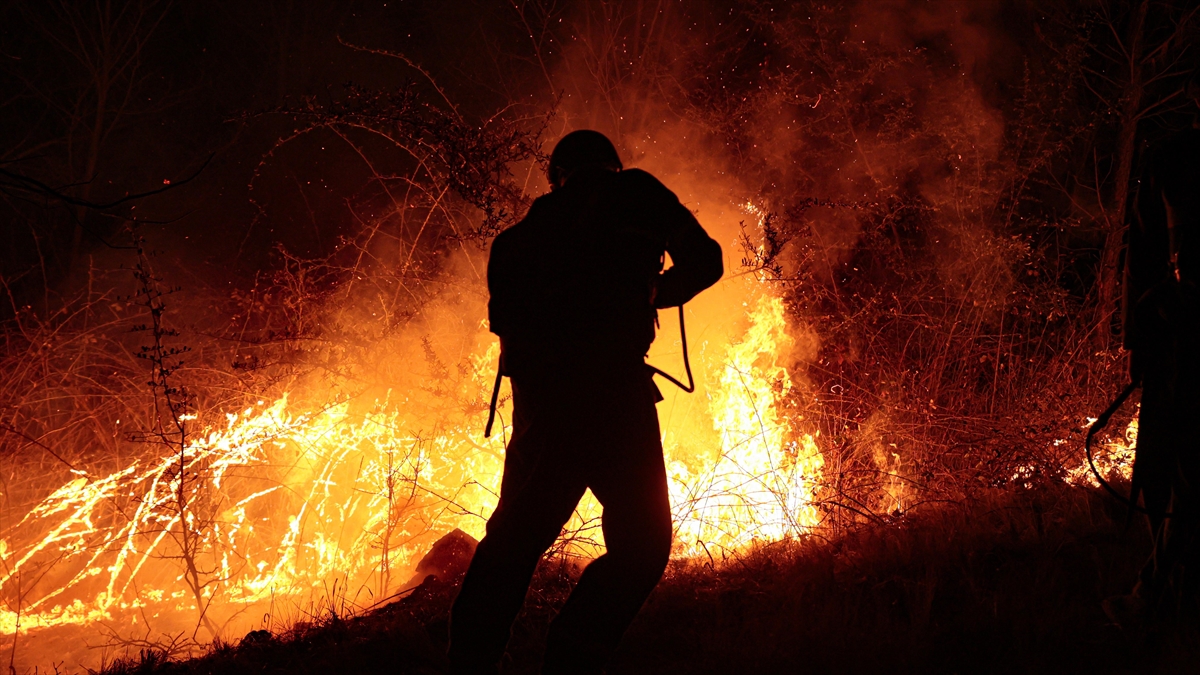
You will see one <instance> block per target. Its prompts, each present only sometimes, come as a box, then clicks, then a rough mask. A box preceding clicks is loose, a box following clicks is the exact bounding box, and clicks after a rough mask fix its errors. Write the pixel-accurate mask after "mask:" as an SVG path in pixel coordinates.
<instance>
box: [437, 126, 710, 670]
mask: <svg viewBox="0 0 1200 675" xmlns="http://www.w3.org/2000/svg"><path fill="white" fill-rule="evenodd" d="M549 179H550V183H551V192H550V193H548V194H546V195H543V196H542V197H540V198H538V199H537V200H536V201H535V202H534V203H533V205H532V207H531V208H530V210H529V213H528V215H527V216H526V217H525V218H524V220H522V221H521V222H520V223H518V224H516V225H515V226H513V227H512V228H510V229H508V230H506V231H504V232H502V233H501V234H500V235H499V236H497V237H496V239H495V241H494V242H493V244H492V250H491V257H490V259H489V262H488V271H487V276H488V290H489V291H490V294H491V298H490V301H489V303H488V319H489V322H490V326H491V330H492V332H494V333H496V334H497V335H498V336H499V337H500V346H501V369H502V372H503V373H504V374H505V375H507V376H508V377H509V378H510V380H511V382H512V390H513V407H514V410H513V431H512V437H511V440H510V441H509V444H508V447H507V450H506V454H505V459H504V477H503V480H502V483H501V487H500V500H499V503H498V505H497V506H496V510H495V512H494V513H493V514H492V516H491V518H490V519H489V520H488V523H487V534H486V536H484V538H483V540H482V541H480V542H479V547H478V549H477V550H476V552H475V556H474V558H473V559H472V560H471V565H470V568H469V569H468V571H467V574H466V577H465V579H464V580H463V585H462V589H461V591H460V593H459V595H458V598H457V599H456V600H455V603H454V607H453V609H452V611H451V619H450V661H451V664H452V666H453V670H454V672H455V673H495V672H497V667H498V665H497V664H498V663H499V661H500V659H501V657H502V656H503V653H504V649H505V646H506V644H507V642H508V639H509V632H510V629H511V626H512V622H513V620H514V618H515V617H516V615H517V613H518V611H519V610H520V608H521V606H522V604H523V602H524V599H525V593H526V591H527V590H528V587H529V583H530V580H531V578H532V575H533V572H534V569H535V567H536V566H537V563H538V561H539V559H540V558H541V556H542V555H543V553H545V551H546V550H547V549H548V548H549V547H550V546H551V545H552V544H553V543H554V541H555V539H556V538H557V537H558V535H559V534H560V532H561V531H562V527H563V525H564V524H566V522H567V520H568V518H569V517H570V516H571V514H572V512H573V511H574V509H575V506H576V504H578V502H579V500H580V498H581V497H582V496H583V494H584V491H585V490H586V489H589V488H590V489H591V491H592V493H593V494H594V495H595V497H596V499H597V500H598V501H599V502H600V504H601V505H602V506H603V509H604V510H603V516H602V528H603V533H604V541H605V544H606V552H605V553H604V555H602V556H600V557H599V558H597V559H596V560H594V561H592V562H591V563H590V564H589V565H588V566H587V568H586V569H585V570H584V571H583V574H582V576H581V577H580V579H579V583H578V585H577V586H576V587H575V589H574V591H573V592H572V593H571V595H570V597H569V598H568V600H567V602H566V605H565V606H564V607H563V608H562V611H561V612H560V613H559V614H558V616H557V617H556V618H555V619H554V621H553V622H552V623H551V626H550V631H549V635H548V637H547V644H546V655H545V660H544V663H543V670H542V672H543V673H590V672H601V669H602V668H603V665H604V663H605V662H606V661H607V660H608V658H609V656H610V655H611V654H612V652H613V650H614V649H615V648H616V646H617V643H618V642H619V641H620V639H621V636H622V634H623V633H624V632H625V629H626V628H627V627H628V626H629V624H630V622H632V621H633V618H634V616H635V615H636V614H637V613H638V611H639V610H640V608H641V606H642V604H643V602H644V601H645V599H646V597H647V596H648V595H649V593H650V591H651V590H652V589H653V588H654V586H655V584H657V583H658V580H659V579H660V577H661V576H662V572H663V570H664V569H665V568H666V564H667V558H668V555H669V553H670V549H671V513H670V503H669V501H668V495H667V479H666V472H665V468H664V464H663V454H662V443H661V439H660V436H659V427H658V415H657V411H656V409H655V403H657V402H658V401H659V400H661V398H662V397H661V395H659V392H658V389H657V388H656V387H655V385H654V383H653V381H652V380H651V371H650V369H649V367H648V366H647V365H646V363H645V356H646V353H647V351H648V350H649V347H650V343H651V342H652V341H653V340H654V334H655V319H656V310H657V309H661V308H666V307H674V306H678V305H682V304H683V303H685V302H687V301H688V300H690V299H691V298H692V297H694V296H695V295H696V294H697V293H699V292H700V291H702V290H704V289H705V288H708V287H709V286H711V285H712V284H714V283H716V282H717V280H718V279H720V277H721V274H722V255H721V247H720V246H719V245H718V244H717V243H716V242H715V241H713V240H712V239H711V238H709V236H708V235H707V234H706V233H705V231H704V229H703V228H702V227H701V226H700V224H699V223H698V222H697V221H696V219H695V217H694V216H693V215H692V213H691V212H690V211H688V209H687V208H685V207H684V206H683V205H682V204H680V202H679V199H678V198H676V196H675V195H674V194H673V193H672V192H671V191H670V190H668V189H667V188H666V187H665V186H663V184H662V183H660V182H659V181H658V180H657V179H655V178H654V177H653V176H651V175H650V174H649V173H646V172H644V171H639V170H637V169H628V170H623V169H622V165H621V160H620V158H619V156H618V155H617V152H616V149H615V148H614V147H613V145H612V143H611V142H610V141H609V140H608V139H607V138H606V137H605V136H604V135H603V134H600V133H598V132H595V131H586V130H581V131H575V132H573V133H570V134H568V135H567V136H565V137H563V139H562V140H561V141H560V142H559V143H558V145H557V146H556V147H555V149H554V151H553V153H552V155H551V158H550V166H549ZM664 252H667V253H670V256H671V261H672V263H673V265H672V267H670V268H669V269H667V270H666V271H663V264H664V263H663V254H664Z"/></svg>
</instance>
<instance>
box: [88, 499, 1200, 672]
mask: <svg viewBox="0 0 1200 675" xmlns="http://www.w3.org/2000/svg"><path fill="white" fill-rule="evenodd" d="M1148 551H1149V538H1148V536H1147V535H1146V532H1145V527H1144V526H1143V525H1142V524H1141V523H1140V522H1136V523H1135V524H1134V525H1133V526H1132V527H1126V514H1125V512H1124V509H1123V508H1122V507H1120V506H1118V505H1117V504H1116V503H1115V502H1114V501H1113V500H1111V499H1110V498H1109V497H1107V496H1106V495H1104V494H1103V493H1101V492H1100V491H1098V490H1092V489H1088V488H1076V487H1069V486H1063V485H1052V486H1039V487H1033V488H1029V489H1027V490H1021V491H1012V490H1000V491H994V492H992V493H991V494H989V495H988V496H986V497H984V498H983V499H981V500H980V501H979V502H976V503H974V504H973V505H972V506H971V507H970V508H965V507H963V506H957V507H943V508H939V509H936V510H931V511H929V512H926V513H924V514H923V515H921V516H916V517H913V518H912V519H910V520H908V521H905V522H900V523H895V524H892V525H889V526H868V527H864V528H861V529H860V530H859V531H856V532H853V533H847V534H845V535H843V536H840V537H837V538H836V539H834V540H830V541H823V540H817V539H813V540H809V541H793V542H777V543H774V544H769V545H766V546H762V547H760V548H758V549H757V550H755V551H753V552H750V553H749V554H748V555H746V556H744V557H741V558H738V559H736V560H728V561H725V562H717V563H716V564H713V563H712V562H710V561H700V560H690V561H676V562H675V563H673V564H672V566H671V567H670V568H669V569H668V571H667V574H666V576H665V578H664V580H663V581H662V583H661V584H660V585H659V587H658V588H657V589H656V590H655V592H654V594H653V595H652V596H651V598H650V599H649V601H648V602H647V604H646V606H645V608H644V609H643V611H642V613H641V615H639V617H638V619H637V621H636V623H635V624H634V625H633V627H632V628H631V629H630V631H629V633H628V634H627V635H626V638H625V641H624V642H623V644H622V646H621V648H620V650H619V652H618V654H617V656H616V658H615V659H614V662H613V663H612V664H611V666H610V668H609V671H608V672H610V673H612V674H613V675H617V674H620V673H629V674H634V673H679V674H681V675H682V674H693V673H705V674H709V673H711V674H713V675H717V674H726V673H763V674H768V673H769V674H774V673H799V672H825V671H836V672H844V673H877V672H880V671H886V672H896V673H1011V672H1022V673H1064V672H1065V673H1075V672H1079V673H1083V672H1090V673H1149V672H1155V673H1188V672H1192V668H1193V666H1194V663H1195V658H1196V656H1197V655H1198V654H1200V631H1198V630H1197V629H1196V627H1194V626H1188V625H1166V626H1162V627H1159V628H1155V629H1152V630H1127V629H1122V628H1120V627H1118V626H1116V625H1114V624H1112V623H1111V622H1110V621H1109V620H1108V619H1107V618H1106V617H1105V616H1104V613H1103V611H1102V610H1101V605H1100V603H1101V601H1102V600H1103V599H1104V598H1105V597H1107V596H1108V595H1113V594H1119V593H1122V592H1126V591H1127V590H1128V587H1129V579H1130V578H1131V577H1133V576H1135V575H1136V572H1137V569H1138V568H1139V567H1140V565H1141V564H1142V562H1143V561H1144V559H1145V555H1146V554H1147V552H1148ZM576 572H577V570H576V569H575V568H574V567H572V566H569V565H564V563H563V562H562V561H561V559H551V558H547V559H546V560H545V561H544V562H543V564H542V566H541V567H540V568H539V571H538V573H537V575H536V577H535V581H534V585H533V587H532V588H531V590H530V594H529V596H528V599H527V603H526V608H525V610H524V611H523V613H522V614H521V616H520V617H519V618H518V621H517V625H516V626H515V628H514V631H513V640H512V643H510V649H509V655H508V656H506V660H505V663H504V667H503V670H502V672H503V673H505V674H506V675H517V674H522V675H523V674H526V673H536V672H537V665H538V661H539V658H540V651H541V649H542V644H543V642H542V641H543V639H544V636H545V630H546V626H547V624H548V622H549V620H550V619H551V618H552V617H553V615H554V613H555V611H556V610H557V608H558V607H560V606H561V604H562V603H563V602H564V601H565V599H566V595H567V593H568V592H569V590H570V587H571V585H572V581H573V578H574V576H575V573H576ZM458 581H459V579H457V578H451V579H448V580H438V579H427V580H426V582H425V583H424V584H422V585H421V586H420V587H418V588H417V589H415V590H414V591H413V592H412V593H411V594H409V595H407V596H406V597H404V598H402V599H399V600H397V601H396V602H394V603H392V604H389V605H387V606H384V607H382V608H379V609H377V610H374V611H372V612H371V613H368V614H366V615H360V616H342V615H339V614H337V613H336V612H328V611H327V612H324V613H322V614H321V615H318V616H311V617H309V618H308V620H305V621H301V622H299V623H297V624H296V625H295V626H293V627H292V628H291V629H290V630H288V631H285V632H282V633H279V634H274V635H272V634H268V633H265V632H255V633H251V634H248V635H247V636H245V637H244V638H242V639H241V640H240V641H231V642H229V643H223V644H218V645H216V646H214V647H212V648H211V650H210V652H209V653H208V654H207V655H205V656H203V657H200V658H197V659H194V660H191V661H185V662H169V661H168V660H167V659H165V658H163V657H162V655H161V654H159V653H156V652H154V651H146V652H144V653H142V654H141V655H138V656H131V657H129V658H126V659H123V660H118V661H115V662H113V663H110V664H108V665H107V666H106V667H104V668H103V669H102V670H101V671H100V672H101V673H103V675H134V674H142V675H151V674H157V673H164V674H165V673H178V674H180V675H183V674H188V675H190V674H196V675H199V674H202V673H203V674H207V673H221V674H238V673H303V674H306V675H307V674H313V675H315V674H318V673H322V674H323V673H338V672H348V671H353V672H362V673H375V672H378V673H385V672H386V673H397V672H398V673H414V674H417V673H419V674H422V675H425V674H430V675H432V674H435V673H442V672H448V671H447V670H446V663H445V657H444V649H445V644H446V628H447V611H448V609H449V605H450V602H451V601H452V599H453V596H454V594H455V592H456V591H457V584H458Z"/></svg>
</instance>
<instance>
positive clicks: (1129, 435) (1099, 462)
mask: <svg viewBox="0 0 1200 675" xmlns="http://www.w3.org/2000/svg"><path fill="white" fill-rule="evenodd" d="M1140 407H1141V406H1140V405H1139V408H1140ZM1095 421H1096V418H1094V417H1089V418H1088V419H1087V423H1086V424H1084V425H1083V429H1084V431H1086V430H1087V429H1088V427H1090V426H1091V425H1092V424H1093V423H1094V422H1095ZM1137 435H1138V415H1137V414H1135V415H1134V416H1133V419H1131V420H1129V424H1127V425H1126V426H1125V432H1124V433H1123V434H1121V435H1120V436H1118V437H1114V438H1110V439H1109V440H1108V442H1106V443H1103V444H1101V445H1100V446H1099V447H1098V448H1097V449H1096V450H1097V451H1096V452H1095V462H1096V470H1098V471H1099V472H1100V473H1101V474H1103V476H1104V479H1105V480H1107V481H1109V482H1112V481H1129V480H1130V479H1131V478H1133V459H1134V456H1135V455H1136V454H1137ZM1062 442H1063V441H1057V442H1056V445H1057V444H1059V443H1062ZM1066 480H1067V482H1069V483H1074V484H1076V485H1089V486H1091V487H1097V488H1098V487H1100V481H1098V480H1096V475H1095V474H1094V473H1092V467H1091V466H1089V465H1088V461H1087V458H1086V457H1085V458H1084V459H1083V461H1082V462H1080V464H1079V465H1078V466H1076V467H1075V468H1073V469H1068V470H1067V475H1066Z"/></svg>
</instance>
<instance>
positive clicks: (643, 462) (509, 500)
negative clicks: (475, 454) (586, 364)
mask: <svg viewBox="0 0 1200 675" xmlns="http://www.w3.org/2000/svg"><path fill="white" fill-rule="evenodd" d="M512 384H513V398H514V401H513V404H514V411H513V436H512V439H511V441H510V442H509V445H508V448H507V451H506V455H505V460H504V478H503V480H502V483H501V487H500V500H499V503H498V504H497V506H496V511H495V512H494V513H493V514H492V517H491V518H490V519H489V520H488V523H487V534H486V535H485V536H484V538H483V540H482V541H480V542H479V546H478V548H477V549H476V551H475V556H474V558H473V559H472V560H471V565H470V568H469V569H468V570H467V575H466V577H465V578H464V580H463V585H462V589H461V591H460V592H459V595H458V598H457V599H456V601H455V603H454V607H453V609H452V611H451V619H450V660H451V663H452V664H453V667H454V672H455V673H495V672H496V668H497V664H498V663H499V661H500V658H501V657H502V656H503V653H504V648H505V645H506V644H507V642H508V638H509V632H510V629H511V627H512V623H513V620H514V619H515V618H516V615H517V613H518V612H519V611H520V609H521V605H522V604H523V602H524V599H525V593H526V591H527V590H528V587H529V583H530V580H531V578H532V576H533V572H534V570H535V568H536V567H537V564H538V561H539V560H540V559H541V556H542V555H543V554H544V553H545V551H546V550H547V549H548V548H549V547H550V546H551V545H552V544H553V543H554V541H555V539H556V538H557V537H558V535H559V534H560V532H561V531H562V527H563V525H564V524H566V522H567V520H568V519H569V518H570V516H571V514H572V513H573V512H574V509H575V506H576V505H577V504H578V502H579V500H580V498H581V497H582V496H583V494H584V491H585V490H586V489H588V488H590V489H591V490H592V493H593V494H594V495H595V497H596V499H597V500H598V501H599V502H600V504H601V506H603V508H604V510H603V515H602V520H601V527H602V531H603V533H604V542H605V547H606V552H605V553H604V555H602V556H600V557H599V558H597V559H596V560H594V561H592V562H591V564H589V565H588V566H587V568H586V569H585V570H584V572H583V575H582V576H581V577H580V579H579V583H578V585H576V587H575V589H574V591H573V592H572V593H571V595H570V597H569V598H568V599H567V602H566V605H565V606H564V607H563V608H562V611H560V612H559V614H558V616H557V617H555V619H554V620H553V622H552V623H551V625H550V631H549V635H548V636H547V643H546V657H545V662H544V665H543V671H542V672H543V673H560V672H562V673H565V672H570V673H588V672H600V669H601V668H602V667H603V664H604V663H605V662H606V661H607V660H608V658H609V657H610V656H611V654H612V652H613V651H614V650H615V649H616V646H617V643H618V642H619V641H620V639H621V636H622V635H623V634H624V632H625V629H626V628H627V627H628V626H629V624H630V623H631V622H632V621H633V618H634V616H635V615H636V614H637V613H638V611H639V609H641V606H642V604H643V603H644V602H645V600H646V597H647V596H648V595H649V594H650V591H651V590H652V589H653V588H654V586H655V584H657V583H658V580H659V579H660V578H661V576H662V572H663V570H664V569H665V568H666V564H667V558H668V555H669V554H670V548H671V511H670V501H669V499H668V495H667V481H666V471H665V469H664V466H663V455H662V442H661V439H660V437H659V428H658V415H657V411H656V410H655V402H656V401H657V400H658V396H657V394H658V390H657V389H656V388H655V386H654V383H653V382H652V381H651V379H650V375H649V373H648V372H647V371H646V369H645V366H644V365H643V364H641V363H640V362H638V363H635V364H629V365H623V366H622V367H615V368H605V369H598V368H593V369H590V370H589V372H586V373H583V374H575V375H574V376H573V377H572V378H571V379H567V378H565V377H562V376H558V375H549V376H544V377H525V378H521V377H515V378H514V379H513V382H512Z"/></svg>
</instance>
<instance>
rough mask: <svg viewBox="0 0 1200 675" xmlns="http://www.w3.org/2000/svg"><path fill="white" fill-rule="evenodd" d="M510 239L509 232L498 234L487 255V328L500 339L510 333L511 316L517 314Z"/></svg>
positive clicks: (510, 234) (512, 318)
mask: <svg viewBox="0 0 1200 675" xmlns="http://www.w3.org/2000/svg"><path fill="white" fill-rule="evenodd" d="M511 238H512V233H511V232H510V231H505V232H501V233H500V234H498V235H497V236H496V238H495V239H493V240H492V250H491V252H490V253H489V254H488V266H487V282H488V328H489V330H491V331H492V332H493V333H495V334H496V335H499V336H501V337H504V336H505V335H508V334H510V333H511V329H512V324H513V320H514V317H513V315H514V313H516V312H517V308H516V307H515V306H514V301H515V299H516V298H515V295H516V293H514V289H513V286H514V282H515V281H516V279H515V278H514V272H515V270H514V269H513V255H512V250H511V249H512V245H511V241H510V239H511Z"/></svg>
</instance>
